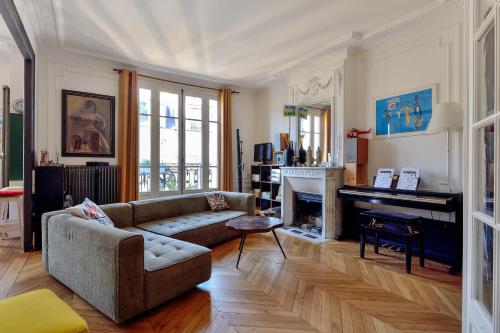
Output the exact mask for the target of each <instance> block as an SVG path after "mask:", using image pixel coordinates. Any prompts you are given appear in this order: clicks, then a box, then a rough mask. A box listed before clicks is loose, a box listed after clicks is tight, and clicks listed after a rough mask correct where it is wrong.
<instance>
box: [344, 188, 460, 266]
mask: <svg viewBox="0 0 500 333" xmlns="http://www.w3.org/2000/svg"><path fill="white" fill-rule="evenodd" d="M337 196H338V197H339V198H341V199H342V203H343V212H342V214H343V221H342V226H343V228H342V230H343V234H342V236H341V237H342V238H347V237H359V224H360V219H359V217H358V215H359V213H360V212H361V211H363V210H364V209H363V208H361V207H359V206H361V205H355V202H357V201H358V202H367V203H371V204H382V205H390V206H398V207H405V208H414V209H421V210H426V211H431V212H445V213H450V214H452V213H453V214H454V218H450V219H449V220H447V221H443V220H442V219H441V220H440V219H434V218H433V214H432V213H430V216H431V218H424V220H423V229H424V232H425V256H426V257H427V258H429V259H431V260H435V261H437V262H441V263H444V264H447V265H450V266H451V268H450V271H449V272H450V274H456V273H458V272H460V271H461V270H462V244H463V243H462V242H463V240H462V234H463V230H462V228H463V211H462V210H463V200H462V194H461V193H443V192H434V191H406V190H396V189H380V188H374V187H367V186H346V187H343V188H341V189H339V190H338V191H337ZM413 215H414V214H413ZM386 243H389V244H392V245H396V246H398V245H402V244H397V243H396V242H394V241H391V240H386Z"/></svg>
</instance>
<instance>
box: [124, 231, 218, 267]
mask: <svg viewBox="0 0 500 333" xmlns="http://www.w3.org/2000/svg"><path fill="white" fill-rule="evenodd" d="M125 230H127V231H130V232H134V233H139V234H141V235H142V237H144V269H145V270H146V271H150V272H151V271H155V270H157V269H162V268H166V267H170V266H173V265H175V264H178V263H181V262H183V261H186V260H190V259H191V258H193V257H197V256H199V255H202V254H205V253H210V252H211V251H210V249H207V248H206V247H203V246H200V245H196V244H193V243H188V242H184V241H181V240H177V239H173V238H169V237H165V236H161V235H157V234H154V233H152V232H148V231H145V230H142V229H138V228H134V227H131V228H125Z"/></svg>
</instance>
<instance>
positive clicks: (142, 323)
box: [0, 233, 461, 333]
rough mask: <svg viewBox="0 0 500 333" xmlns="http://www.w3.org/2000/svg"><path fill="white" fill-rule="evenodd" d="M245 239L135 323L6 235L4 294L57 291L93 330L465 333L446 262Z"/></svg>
mask: <svg viewBox="0 0 500 333" xmlns="http://www.w3.org/2000/svg"><path fill="white" fill-rule="evenodd" d="M278 236H279V237H280V238H281V240H282V244H283V245H284V248H285V251H286V253H287V255H288V260H286V261H285V260H284V259H283V257H282V255H281V252H280V251H279V249H278V247H277V246H276V244H275V241H274V239H273V238H272V234H266V235H262V234H258V235H251V236H249V237H248V238H247V241H246V244H245V250H244V253H243V256H242V259H241V262H240V269H239V270H237V269H235V262H236V258H237V247H238V240H237V239H236V240H232V241H229V242H227V243H225V244H222V245H220V246H217V247H215V248H214V249H213V272H212V278H211V279H210V281H208V282H206V283H204V284H201V285H200V286H199V287H198V288H197V289H195V290H193V291H191V292H189V293H187V294H185V295H183V296H181V297H179V298H177V299H175V300H174V301H172V302H169V303H166V304H165V305H163V306H161V307H159V308H157V309H154V310H152V311H150V312H148V313H146V314H143V315H141V316H139V317H138V318H136V319H134V320H132V321H130V322H129V323H127V324H125V325H122V326H117V325H115V324H114V323H113V322H111V321H110V320H109V319H107V318H106V317H105V316H104V315H102V314H101V313H99V312H98V311H97V310H95V309H93V308H92V306H90V305H89V304H87V303H86V302H85V301H83V300H82V299H81V298H80V297H78V296H77V295H75V294H73V293H72V292H71V291H70V290H69V289H67V288H66V287H65V286H63V285H62V284H60V283H59V282H57V281H56V280H55V279H53V278H52V277H50V276H49V275H48V274H47V273H46V272H45V270H44V269H43V268H42V266H41V254H40V253H31V254H25V253H22V252H21V250H20V244H19V241H12V240H9V241H0V299H1V298H5V297H8V296H11V295H16V294H19V293H23V292H26V291H29V290H33V289H37V288H49V289H52V290H53V291H54V292H56V293H57V294H58V295H59V296H60V297H61V298H62V299H63V300H65V301H66V302H67V303H68V304H70V305H71V306H72V307H73V308H74V309H75V310H76V311H77V312H78V313H79V314H80V315H81V316H83V317H84V318H85V319H86V320H87V322H88V324H89V327H90V328H91V331H92V332H273V333H274V332H354V333H360V332H391V333H392V332H459V331H460V325H461V319H460V318H461V278H460V277H456V276H450V275H448V274H446V270H447V267H445V266H442V265H439V264H436V263H432V262H428V267H427V268H425V269H421V268H418V265H417V263H416V261H415V262H414V266H413V267H414V268H413V275H407V274H405V272H404V260H403V258H402V256H401V254H400V253H395V252H390V251H388V250H385V249H384V250H381V255H375V254H374V253H373V252H372V248H371V247H370V249H367V260H361V259H359V257H358V251H359V250H358V247H359V245H358V244H357V243H353V242H330V243H327V244H322V245H316V244H311V243H308V242H306V241H303V240H299V239H296V238H293V237H289V236H286V235H284V234H283V233H278Z"/></svg>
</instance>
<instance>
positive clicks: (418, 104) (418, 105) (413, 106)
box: [374, 85, 437, 137]
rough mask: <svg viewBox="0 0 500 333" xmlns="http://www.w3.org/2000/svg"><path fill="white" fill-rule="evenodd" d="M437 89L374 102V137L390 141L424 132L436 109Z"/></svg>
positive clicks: (391, 96)
mask: <svg viewBox="0 0 500 333" xmlns="http://www.w3.org/2000/svg"><path fill="white" fill-rule="evenodd" d="M436 96H437V86H436V85H431V86H426V87H420V88H416V89H413V90H410V91H406V92H402V93H398V94H391V95H389V96H383V97H379V98H375V103H374V104H375V124H376V130H375V135H376V136H377V137H391V136H404V135H415V134H419V133H418V132H425V131H427V128H428V127H429V124H430V122H431V118H432V110H433V108H434V106H435V105H436Z"/></svg>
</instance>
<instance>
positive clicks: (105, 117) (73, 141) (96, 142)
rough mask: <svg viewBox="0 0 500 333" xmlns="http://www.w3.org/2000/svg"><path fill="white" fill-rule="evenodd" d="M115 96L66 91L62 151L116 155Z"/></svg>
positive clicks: (63, 109)
mask: <svg viewBox="0 0 500 333" xmlns="http://www.w3.org/2000/svg"><path fill="white" fill-rule="evenodd" d="M114 113H115V97H114V96H105V95H97V94H91V93H84V92H78V91H71V90H63V91H62V117H63V129H62V155H63V156H94V157H114V156H115V142H114V138H115V135H114V132H115V130H114V120H115V117H114Z"/></svg>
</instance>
